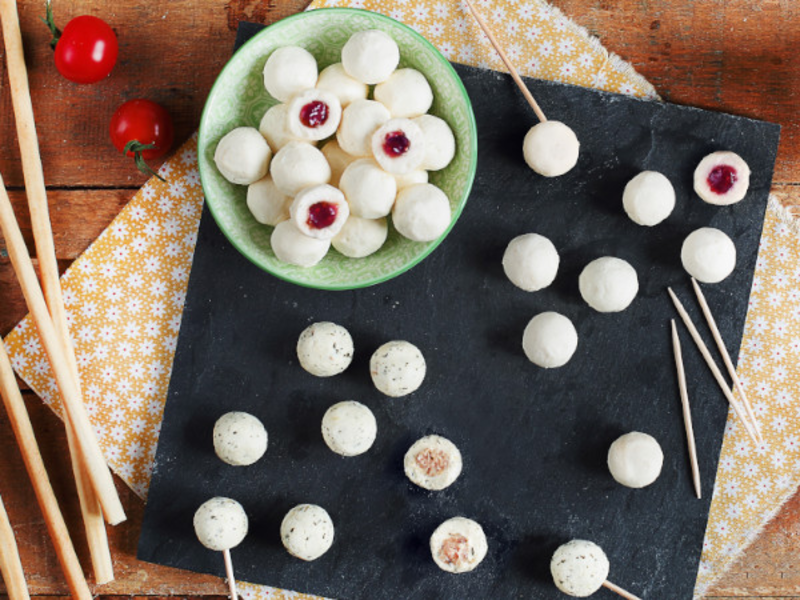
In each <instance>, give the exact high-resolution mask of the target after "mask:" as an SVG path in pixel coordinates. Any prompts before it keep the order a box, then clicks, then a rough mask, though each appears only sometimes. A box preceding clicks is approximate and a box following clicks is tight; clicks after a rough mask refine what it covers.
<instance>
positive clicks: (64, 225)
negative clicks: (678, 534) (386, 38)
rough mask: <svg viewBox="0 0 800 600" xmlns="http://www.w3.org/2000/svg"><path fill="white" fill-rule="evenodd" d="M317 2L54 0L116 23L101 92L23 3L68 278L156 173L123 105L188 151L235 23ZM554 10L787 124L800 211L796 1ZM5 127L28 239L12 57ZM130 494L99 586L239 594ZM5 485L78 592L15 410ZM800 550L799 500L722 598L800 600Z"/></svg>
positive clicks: (40, 414) (44, 437)
mask: <svg viewBox="0 0 800 600" xmlns="http://www.w3.org/2000/svg"><path fill="white" fill-rule="evenodd" d="M306 4H307V0H269V1H267V2H264V1H263V0H229V1H227V2H216V1H211V0H193V1H189V0H172V1H171V2H169V3H134V2H129V1H128V0H122V1H121V2H116V3H113V4H110V3H106V2H102V1H100V0H76V1H72V2H61V1H60V0H54V8H55V10H56V17H57V19H58V22H59V23H60V24H61V25H62V26H63V25H64V24H66V22H67V21H68V20H69V18H71V17H72V16H75V15H78V14H96V15H98V16H102V17H103V18H105V19H106V20H107V21H108V22H109V23H111V25H112V27H113V28H114V29H115V30H116V32H117V35H118V37H119V40H120V59H119V62H118V64H117V66H116V68H115V70H114V72H113V73H112V75H111V77H110V78H109V79H107V80H106V81H104V82H102V83H100V84H96V85H91V86H79V85H76V84H73V83H70V82H68V81H66V80H64V79H63V78H61V76H60V75H59V74H58V73H57V71H56V70H55V67H54V65H53V60H52V52H51V50H50V49H49V46H48V44H47V42H48V40H49V34H48V32H47V30H46V28H45V27H44V25H42V23H41V22H40V21H39V17H40V16H41V13H42V7H43V2H42V1H41V0H36V1H33V0H22V1H20V2H19V6H20V19H21V25H22V30H23V37H24V42H25V47H26V56H27V60H28V66H29V71H30V79H31V88H32V89H33V90H34V95H33V103H34V110H35V113H36V116H37V123H38V132H39V138H40V145H41V148H42V157H43V163H44V169H45V179H46V181H47V183H48V186H49V187H50V192H49V196H50V208H51V215H52V218H53V221H54V225H53V229H54V232H55V236H56V251H57V254H58V257H59V259H60V261H61V266H62V269H63V268H66V266H67V265H68V264H69V263H70V262H71V261H72V260H73V259H74V258H75V257H76V256H78V255H79V254H80V253H81V252H82V251H83V250H84V249H85V248H86V247H87V246H88V245H89V243H91V241H92V240H93V239H95V238H96V237H97V235H99V233H100V232H101V231H102V230H103V229H104V228H105V227H106V225H107V224H108V223H109V222H110V221H111V219H113V217H114V216H115V215H116V214H117V212H118V211H119V210H120V209H121V207H122V206H123V205H124V204H125V202H127V200H128V199H129V198H130V196H131V195H132V194H133V191H134V190H135V189H136V188H137V187H138V186H140V185H141V184H142V183H143V182H144V181H145V179H146V177H145V176H144V175H141V174H139V172H138V171H136V170H135V169H134V167H133V165H132V164H131V162H130V161H129V160H128V159H126V158H124V157H122V156H120V155H119V153H117V152H116V150H115V149H114V148H113V146H112V145H111V143H110V140H109V138H108V132H107V128H108V122H109V119H110V118H111V115H112V113H113V112H114V110H115V109H116V107H117V106H119V105H120V104H121V103H122V102H124V101H125V100H128V99H131V98H134V97H146V98H150V99H153V100H156V101H158V102H161V103H162V104H164V106H165V107H167V109H168V110H169V111H170V112H171V113H172V115H173V118H174V119H175V124H176V146H177V145H178V144H179V143H180V142H181V141H182V140H183V139H185V138H186V137H188V136H189V135H190V134H191V132H193V131H194V130H195V129H196V127H197V123H198V121H199V116H200V113H201V111H202V107H203V103H204V100H205V97H206V95H207V93H208V90H209V89H210V87H211V84H212V83H213V81H214V78H215V77H216V75H217V73H218V72H219V70H220V69H221V68H222V66H223V65H224V63H225V61H226V60H227V59H228V57H229V56H230V49H231V46H232V44H233V40H234V35H235V29H236V25H237V23H238V22H239V21H240V20H243V19H245V20H250V21H256V22H263V23H269V22H272V21H274V20H276V19H279V18H281V17H284V16H286V15H288V14H292V13H294V12H297V11H299V10H302V9H303V8H304V7H305V5H306ZM555 4H556V5H557V6H558V7H559V8H561V9H562V10H563V11H564V12H565V13H566V14H567V15H568V16H570V17H572V18H573V19H574V20H576V21H577V22H578V23H580V24H582V25H584V26H585V27H587V28H588V29H589V31H590V32H592V33H594V34H596V35H598V36H599V37H600V39H601V41H602V42H603V43H604V45H605V46H606V47H607V48H609V49H610V50H612V51H615V52H616V53H618V54H620V55H621V56H622V57H623V58H625V59H627V60H629V61H631V62H632V63H633V64H634V66H635V67H636V68H637V69H638V70H639V71H640V72H641V73H642V74H643V75H644V76H645V77H646V78H647V79H649V80H650V81H651V82H652V83H653V84H654V85H655V87H656V89H657V90H658V91H659V93H660V94H661V95H662V97H663V98H664V99H665V100H669V101H672V102H677V103H681V104H692V105H696V106H701V107H704V108H709V109H712V110H723V111H726V112H731V113H734V114H740V115H745V116H750V117H755V118H760V119H766V120H769V121H774V122H777V123H780V124H781V125H783V131H782V138H781V146H780V151H779V156H778V163H777V165H776V172H775V182H776V184H778V185H777V186H776V189H777V191H778V192H779V194H780V198H781V201H782V202H783V203H784V204H786V205H794V206H796V207H798V209H797V211H798V214H800V116H798V112H799V109H800V106H798V97H800V95H799V93H800V62H798V61H797V60H796V58H795V55H796V50H795V48H796V46H797V42H798V38H799V37H800V33H798V32H800V30H798V28H797V25H796V23H797V21H798V17H800V4H798V3H793V2H789V1H788V0H760V1H759V2H752V0H729V1H722V0H714V1H707V2H685V1H683V0H556V1H555ZM0 132H1V133H2V138H0V139H2V140H3V144H0V172H2V173H3V176H4V178H5V180H6V183H7V184H8V185H9V187H10V188H11V190H12V199H13V201H14V204H15V207H16V208H17V209H18V214H19V215H20V220H21V224H22V227H23V230H24V232H25V235H26V239H27V240H28V241H29V242H30V224H29V221H28V219H27V216H26V214H25V210H24V205H25V201H24V198H23V196H22V193H21V192H20V191H19V190H20V188H21V186H22V176H21V167H20V162H19V151H18V148H17V147H16V135H15V132H14V128H13V116H12V112H11V103H10V97H9V94H8V92H7V74H6V72H5V64H4V60H3V61H0ZM31 248H32V245H31ZM26 312H27V311H26V309H25V306H24V302H23V301H22V296H21V293H20V292H19V289H18V286H17V285H16V281H15V279H14V275H13V272H12V270H11V268H10V265H9V264H8V259H7V257H6V255H5V249H4V242H3V240H2V238H1V237H0V334H3V335H4V334H5V333H7V332H8V331H9V330H10V329H11V327H12V326H13V325H14V324H15V323H16V322H17V321H18V320H19V319H21V318H22V317H23V316H24V315H25V313H26ZM25 397H26V403H27V405H28V407H29V409H30V412H31V417H32V420H33V422H34V427H35V429H36V433H37V436H39V439H40V440H41V441H42V444H41V445H42V450H43V454H44V459H45V462H46V464H47V465H48V467H49V469H50V474H51V478H52V480H53V484H54V487H55V490H56V494H57V495H58V497H59V499H60V500H61V502H62V508H63V509H64V512H65V517H66V519H67V522H68V523H69V525H70V528H71V531H72V533H73V535H74V536H75V541H76V545H77V546H78V552H79V554H80V556H81V559H82V561H83V563H84V564H85V565H88V560H87V559H88V557H87V551H86V548H85V543H84V540H83V531H82V527H81V526H80V523H79V513H78V505H77V499H76V496H75V489H74V484H73V483H72V482H71V477H70V469H69V464H68V461H67V458H66V454H65V450H66V442H65V438H64V432H63V427H62V425H61V423H60V421H58V419H57V418H56V417H55V416H54V415H53V414H52V413H51V412H50V410H49V409H48V408H46V407H44V406H43V405H42V403H41V402H40V401H39V400H38V399H37V398H35V396H33V395H32V394H30V393H26V394H25ZM0 412H1V411H0ZM118 487H119V489H120V492H121V494H122V497H123V503H124V505H125V508H126V510H127V511H128V513H129V515H130V519H129V521H128V522H127V523H125V524H123V525H122V526H120V527H117V528H114V529H112V530H110V532H109V533H110V539H111V544H112V550H113V555H114V560H115V568H116V572H117V580H116V581H115V582H114V583H112V584H110V585H108V586H104V587H103V588H102V589H97V590H95V591H96V593H98V594H101V597H103V598H120V599H121V598H142V599H144V598H145V597H146V598H149V599H150V600H155V599H157V598H163V599H166V598H175V597H182V598H198V599H199V598H224V597H225V596H224V594H225V592H226V588H225V586H224V585H223V583H222V582H221V581H220V580H218V579H215V578H212V577H206V576H200V575H195V574H190V573H186V572H182V571H177V570H174V569H167V568H163V567H157V566H154V565H148V564H145V563H141V562H138V561H136V559H135V558H134V557H135V549H136V540H137V537H138V531H139V527H140V524H141V518H142V511H143V503H142V502H141V500H139V499H138V498H136V497H135V496H134V495H133V494H132V493H131V492H130V491H129V490H127V489H126V488H125V487H124V486H123V485H122V484H121V483H118ZM0 492H2V493H3V497H4V500H5V502H6V504H7V505H8V511H9V514H10V515H11V518H12V521H13V523H14V525H15V532H16V535H17V537H18V539H19V540H20V543H21V546H22V551H23V557H22V560H23V564H24V566H25V569H26V574H27V575H28V579H29V584H30V586H31V591H32V593H34V594H36V595H39V596H41V597H45V596H46V597H48V598H52V599H55V598H66V597H67V596H66V593H67V590H66V586H65V584H64V582H63V580H62V577H61V574H60V569H59V568H58V565H57V561H56V558H55V554H54V551H53V550H52V546H51V544H50V542H49V539H48V538H47V533H46V529H45V527H44V524H43V523H42V519H41V515H40V514H39V513H38V508H37V506H36V503H35V500H34V496H33V491H32V489H31V487H30V484H29V483H28V481H27V476H26V474H25V472H24V468H23V466H22V461H21V458H20V456H19V453H18V451H17V449H16V445H15V443H14V441H13V436H12V434H11V430H10V427H9V425H8V422H7V420H6V417H5V414H0ZM798 555H800V493H799V494H798V495H797V496H795V497H794V498H793V499H792V500H791V501H790V502H789V503H788V504H787V505H786V506H785V507H784V509H783V510H782V511H781V513H780V514H779V515H778V516H777V517H776V518H775V520H773V522H772V523H770V524H769V525H768V526H767V528H766V529H765V531H764V533H763V534H762V535H761V536H760V538H759V539H758V540H757V541H756V542H755V543H754V545H753V546H752V547H751V548H750V549H749V550H748V551H747V552H746V553H745V554H744V556H743V557H742V558H741V559H740V560H739V561H738V562H737V563H736V565H735V566H734V567H733V569H732V570H731V571H730V573H728V574H727V575H726V576H725V577H724V578H723V579H722V580H721V581H720V582H719V584H718V585H717V587H716V588H715V589H714V590H713V591H712V592H711V594H710V595H709V597H713V598H715V599H717V600H733V598H737V599H738V600H742V599H743V598H752V599H754V598H766V597H769V598H773V599H778V600H780V599H785V600H789V599H790V598H800V560H798V559H797V558H796V557H797V556H798ZM87 571H88V570H87ZM3 589H4V588H2V585H0V590H3ZM3 597H4V596H3V595H2V593H1V592H0V598H3Z"/></svg>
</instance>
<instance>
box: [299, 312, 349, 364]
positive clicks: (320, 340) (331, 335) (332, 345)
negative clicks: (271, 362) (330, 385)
mask: <svg viewBox="0 0 800 600" xmlns="http://www.w3.org/2000/svg"><path fill="white" fill-rule="evenodd" d="M353 352H354V350H353V338H352V337H350V332H349V331H347V329H345V328H344V327H342V326H341V325H337V324H336V323H331V322H330V321H320V322H319V323H312V324H311V325H309V326H308V327H306V328H305V329H304V330H303V332H302V333H301V334H300V337H299V338H298V340H297V358H298V360H299V361H300V366H301V367H303V368H304V369H305V370H306V371H308V372H309V373H311V374H312V375H316V376H317V377H332V376H333V375H338V374H339V373H341V372H342V371H344V370H345V369H346V368H347V367H349V366H350V363H351V362H352V361H353Z"/></svg>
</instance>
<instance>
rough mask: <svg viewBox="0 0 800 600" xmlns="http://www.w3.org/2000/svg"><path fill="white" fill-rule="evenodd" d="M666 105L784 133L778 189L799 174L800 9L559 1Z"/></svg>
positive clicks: (668, 0)
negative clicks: (776, 126) (799, 41)
mask: <svg viewBox="0 0 800 600" xmlns="http://www.w3.org/2000/svg"><path fill="white" fill-rule="evenodd" d="M557 4H558V6H559V8H561V9H562V10H563V11H564V12H565V13H566V14H567V15H569V16H570V17H572V18H573V19H574V20H575V21H577V22H578V23H579V24H581V25H583V26H584V27H586V28H588V29H589V31H590V32H591V33H593V34H595V35H597V36H598V37H599V38H600V40H601V41H602V42H603V45H604V46H606V48H608V49H609V50H612V51H614V52H616V53H617V54H620V55H621V56H622V58H624V59H626V60H629V61H630V62H632V63H633V65H634V66H635V67H636V69H637V70H638V71H639V72H640V73H642V75H644V76H645V77H646V78H647V79H648V80H649V81H650V82H651V83H652V84H653V85H654V86H655V88H656V89H657V90H658V92H659V93H660V94H661V95H662V97H663V98H664V99H665V100H669V101H671V102H677V103H679V104H691V105H694V106H700V107H703V108H709V109H713V110H722V111H725V112H730V113H734V114H739V115H744V116H749V117H754V118H758V119H765V120H767V121H773V122H775V123H780V124H781V125H783V126H784V128H783V131H782V134H781V145H780V152H779V159H778V165H777V168H776V172H775V181H776V182H778V183H796V182H797V181H798V173H800V120H798V119H797V94H798V89H799V86H798V82H800V63H798V62H797V60H796V58H795V54H796V50H795V46H796V44H795V42H796V23H797V20H798V18H800V5H798V4H797V3H794V2H785V1H781V0H763V1H761V2H751V1H750V0H726V1H724V2H723V1H721V0H718V1H715V2H702V3H698V2H681V1H680V0H649V1H645V0H623V1H616V0H560V1H559V2H557Z"/></svg>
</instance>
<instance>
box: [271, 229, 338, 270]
mask: <svg viewBox="0 0 800 600" xmlns="http://www.w3.org/2000/svg"><path fill="white" fill-rule="evenodd" d="M269 242H270V245H271V246H272V251H273V252H274V253H275V256H276V257H277V258H278V260H281V261H283V262H285V263H288V264H290V265H295V266H298V267H313V266H314V265H316V264H317V263H318V262H319V261H321V260H322V259H323V258H325V255H326V254H327V253H328V250H329V249H330V247H331V241H330V240H318V239H315V238H312V237H308V236H307V235H305V234H304V233H303V232H302V231H300V230H299V229H298V228H297V226H296V225H295V224H294V222H293V221H292V220H291V219H289V220H288V221H281V222H280V223H278V224H277V225H276V226H275V229H273V230H272V235H271V236H270V238H269Z"/></svg>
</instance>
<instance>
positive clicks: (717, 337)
mask: <svg viewBox="0 0 800 600" xmlns="http://www.w3.org/2000/svg"><path fill="white" fill-rule="evenodd" d="M692 287H694V293H695V295H696V296H697V302H698V303H699V304H700V308H701V309H702V310H703V314H704V315H705V317H706V322H707V323H708V328H709V329H710V330H711V335H712V336H714V341H715V342H716V344H717V348H718V349H719V353H720V354H721V355H722V362H724V363H725V368H726V369H728V374H729V375H730V376H731V379H732V380H733V384H734V385H735V386H736V391H737V392H739V396H740V397H741V399H742V404H743V405H744V409H745V411H746V412H747V416H748V417H749V418H750V421H751V422H752V423H753V427H755V430H756V435H757V436H758V439H759V441H761V442H762V443H763V442H764V436H763V435H762V434H761V428H760V427H759V426H758V421H757V420H756V415H755V413H753V407H752V406H751V405H750V400H748V399H747V395H746V394H745V393H744V386H742V381H741V380H740V379H739V376H738V375H737V374H736V368H735V367H734V366H733V361H732V360H731V355H730V354H729V353H728V349H727V348H726V347H725V342H724V341H722V335H721V334H720V332H719V327H717V321H716V320H715V319H714V315H712V314H711V309H710V308H709V307H708V302H706V297H705V294H703V290H701V289H700V285H699V284H698V283H697V281H695V278H694V277H692Z"/></svg>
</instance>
